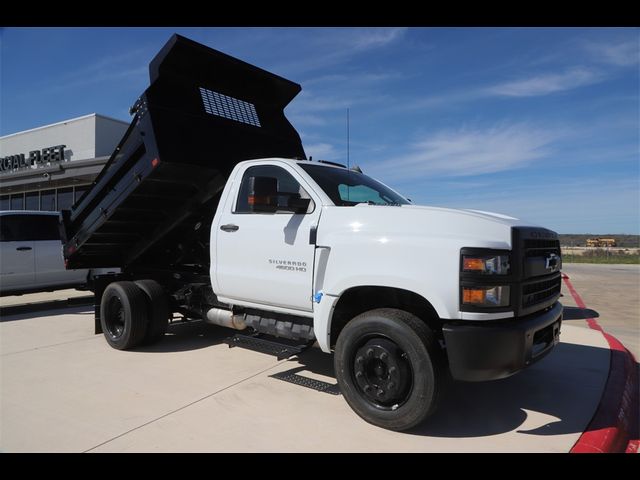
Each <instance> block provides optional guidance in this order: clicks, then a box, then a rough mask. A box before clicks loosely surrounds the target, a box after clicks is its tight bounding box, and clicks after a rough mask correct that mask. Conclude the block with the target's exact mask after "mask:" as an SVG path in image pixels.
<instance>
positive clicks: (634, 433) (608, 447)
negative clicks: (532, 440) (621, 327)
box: [562, 274, 640, 453]
mask: <svg viewBox="0 0 640 480" xmlns="http://www.w3.org/2000/svg"><path fill="white" fill-rule="evenodd" d="M562 279H563V280H564V283H565V285H566V286H567V289H568V290H569V292H570V293H571V296H572V297H573V299H574V301H575V302H576V305H577V306H578V308H581V309H586V305H585V303H584V301H583V300H582V298H581V297H580V295H579V294H578V292H577V291H576V289H575V288H573V285H572V284H571V281H570V280H569V277H568V276H567V275H565V274H562ZM586 321H587V325H589V327H590V328H592V329H594V330H598V331H600V332H602V335H604V338H605V339H606V340H607V343H608V344H609V348H610V349H611V363H610V366H609V377H608V378H607V383H606V384H605V389H604V393H603V394H602V398H601V399H600V404H599V405H598V409H597V410H596V413H595V415H594V416H593V418H592V419H591V422H590V423H589V425H588V426H587V429H586V430H585V431H584V433H583V434H582V435H581V436H580V438H579V439H578V441H577V442H576V444H575V445H574V446H573V448H572V449H571V450H570V453H624V452H626V453H637V452H638V447H639V446H640V441H639V440H638V437H639V435H638V428H639V427H638V422H639V419H638V411H639V409H640V407H639V406H638V405H639V401H638V390H639V388H640V387H639V385H638V378H639V377H638V376H639V372H638V364H637V363H636V360H635V358H634V357H633V355H632V354H631V352H629V351H628V350H627V349H626V348H625V347H624V345H622V343H620V341H619V340H618V339H617V338H615V337H614V336H612V335H610V334H608V333H607V332H605V331H604V330H603V328H602V327H601V326H600V324H599V323H598V322H597V321H596V320H595V319H594V318H587V319H586Z"/></svg>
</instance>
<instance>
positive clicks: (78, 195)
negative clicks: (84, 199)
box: [75, 185, 90, 202]
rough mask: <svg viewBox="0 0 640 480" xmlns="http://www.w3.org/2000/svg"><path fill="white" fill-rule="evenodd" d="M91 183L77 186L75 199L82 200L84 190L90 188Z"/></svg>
mask: <svg viewBox="0 0 640 480" xmlns="http://www.w3.org/2000/svg"><path fill="white" fill-rule="evenodd" d="M89 187H90V185H83V186H82V187H76V188H75V190H76V197H75V201H76V202H77V201H78V200H80V197H81V196H82V195H84V192H86V191H87V190H89Z"/></svg>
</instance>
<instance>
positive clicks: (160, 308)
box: [135, 280, 169, 345]
mask: <svg viewBox="0 0 640 480" xmlns="http://www.w3.org/2000/svg"><path fill="white" fill-rule="evenodd" d="M135 284H136V285H137V286H138V288H139V289H140V290H142V291H143V292H144V294H145V297H146V302H145V303H146V305H147V316H148V318H149V323H148V325H147V333H146V334H145V336H144V338H143V339H142V344H143V345H151V344H153V343H156V342H158V341H159V340H160V339H161V338H162V337H163V336H164V334H165V333H166V331H167V326H168V325H169V303H168V302H167V294H166V293H165V291H164V289H163V288H162V286H161V285H160V284H159V283H158V282H156V281H155V280H136V282H135Z"/></svg>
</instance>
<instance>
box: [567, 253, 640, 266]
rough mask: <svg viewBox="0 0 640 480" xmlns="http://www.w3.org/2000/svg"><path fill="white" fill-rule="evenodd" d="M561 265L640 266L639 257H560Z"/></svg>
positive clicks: (627, 255)
mask: <svg viewBox="0 0 640 480" xmlns="http://www.w3.org/2000/svg"><path fill="white" fill-rule="evenodd" d="M562 263H608V264H621V263H625V264H640V255H638V254H634V255H630V254H626V255H613V254H612V255H564V254H563V255H562Z"/></svg>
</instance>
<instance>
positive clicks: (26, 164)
mask: <svg viewBox="0 0 640 480" xmlns="http://www.w3.org/2000/svg"><path fill="white" fill-rule="evenodd" d="M65 147H66V145H55V146H53V147H46V148H43V149H42V150H32V151H31V152H29V155H28V156H25V154H24V153H20V154H18V155H9V156H7V157H2V158H0V173H9V172H15V171H16V170H26V169H27V168H32V167H33V166H35V167H44V166H46V165H47V164H54V163H59V162H62V161H64V149H65Z"/></svg>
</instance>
